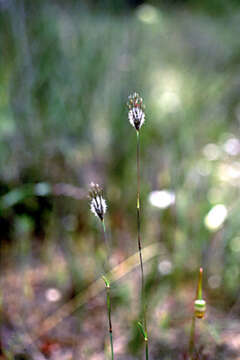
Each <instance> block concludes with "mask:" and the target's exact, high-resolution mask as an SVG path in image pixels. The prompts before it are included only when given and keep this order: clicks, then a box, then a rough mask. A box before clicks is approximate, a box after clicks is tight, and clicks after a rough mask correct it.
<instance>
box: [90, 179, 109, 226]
mask: <svg viewBox="0 0 240 360" xmlns="http://www.w3.org/2000/svg"><path fill="white" fill-rule="evenodd" d="M90 186H91V189H90V191H89V198H90V209H91V211H92V212H93V214H94V215H95V216H97V217H99V219H100V220H101V221H103V217H104V214H105V212H106V210H107V204H106V200H104V198H103V190H102V189H101V187H100V186H99V185H98V184H95V183H93V182H92V183H91V184H90Z"/></svg>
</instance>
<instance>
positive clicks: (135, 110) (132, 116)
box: [127, 92, 145, 131]
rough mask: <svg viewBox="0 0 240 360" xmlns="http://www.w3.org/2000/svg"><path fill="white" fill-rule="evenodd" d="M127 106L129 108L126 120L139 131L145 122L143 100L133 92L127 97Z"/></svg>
mask: <svg viewBox="0 0 240 360" xmlns="http://www.w3.org/2000/svg"><path fill="white" fill-rule="evenodd" d="M127 106H128V108H129V111H128V120H129V122H130V124H131V125H132V126H133V127H134V128H135V129H136V130H137V131H139V130H140V128H141V126H142V125H143V123H144V121H145V113H144V108H145V107H144V105H143V99H142V98H141V97H140V96H139V94H138V93H136V92H135V93H133V94H131V95H129V97H128V103H127Z"/></svg>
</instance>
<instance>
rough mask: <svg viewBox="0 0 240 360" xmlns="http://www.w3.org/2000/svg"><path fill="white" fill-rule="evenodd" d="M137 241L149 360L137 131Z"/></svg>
mask: <svg viewBox="0 0 240 360" xmlns="http://www.w3.org/2000/svg"><path fill="white" fill-rule="evenodd" d="M137 240H138V251H139V260H140V267H141V303H142V313H143V327H144V332H145V335H146V336H145V353H146V360H148V335H147V307H146V299H145V282H144V271H143V260H142V245H141V218H140V134H139V131H137Z"/></svg>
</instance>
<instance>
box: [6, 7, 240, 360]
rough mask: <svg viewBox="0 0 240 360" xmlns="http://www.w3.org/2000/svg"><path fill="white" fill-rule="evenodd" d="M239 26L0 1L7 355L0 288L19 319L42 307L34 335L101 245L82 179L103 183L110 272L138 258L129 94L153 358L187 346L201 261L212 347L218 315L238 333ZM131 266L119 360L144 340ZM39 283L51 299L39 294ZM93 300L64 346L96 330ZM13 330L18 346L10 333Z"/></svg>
mask: <svg viewBox="0 0 240 360" xmlns="http://www.w3.org/2000/svg"><path fill="white" fill-rule="evenodd" d="M239 21H240V4H239V1H237V0H235V1H233V0H232V1H223V0H222V1H216V0H204V1H201V2H199V1H194V0H188V1H187V0H185V1H180V0H178V1H174V0H172V1H148V2H143V1H137V0H135V1H133V0H131V1H130V0H129V1H127V0H125V1H110V0H109V1H108V0H105V1H94V0H92V1H73V0H69V1H47V0H41V1H40V0H34V1H30V0H25V1H21V0H20V1H17V0H1V1H0V45H1V46H0V84H1V86H0V195H1V197H0V229H1V231H0V241H1V265H0V266H1V287H2V288H3V295H2V299H3V300H2V304H3V305H2V309H3V311H2V313H3V319H4V321H3V330H2V333H3V336H2V341H1V343H0V345H1V346H2V353H3V354H5V352H6V351H9V347H10V348H11V346H12V353H13V354H15V353H17V350H15V347H16V349H18V348H17V346H19V343H21V341H22V340H21V341H20V340H19V339H18V338H17V335H16V334H17V333H18V330H16V328H15V327H14V326H13V324H15V323H17V324H18V326H19V322H18V320H16V319H15V320H11V321H10V320H9V318H10V314H12V310H11V309H12V307H11V306H13V304H15V303H14V301H13V299H10V300H9V298H8V296H5V295H4V293H7V294H9V292H12V293H13V294H15V291H16V294H22V295H21V296H22V297H21V296H20V295H19V296H20V297H19V298H18V300H19V304H20V305H19V304H18V305H19V309H17V308H18V306H17V308H14V309H15V310H14V312H15V313H18V311H19V312H20V313H21V311H22V308H25V311H26V313H27V314H28V313H29V311H30V312H31V311H33V310H30V309H34V308H35V307H36V302H37V303H38V306H39V307H38V311H39V313H40V315H38V316H39V319H38V318H37V319H35V320H34V321H36V322H34V321H33V320H32V323H31V324H30V325H29V324H28V327H30V329H34V328H35V327H36V326H38V325H36V324H38V323H39V322H38V321H40V320H41V321H42V320H43V319H44V318H45V317H46V316H47V315H49V312H51V311H53V310H54V309H55V308H51V307H50V308H48V304H49V303H51V301H52V302H53V303H54V306H56V308H58V307H59V304H60V303H61V302H62V303H64V301H67V300H69V299H71V298H73V297H74V296H75V295H76V294H78V293H79V292H80V293H81V291H82V290H83V289H86V288H87V287H88V286H89V284H91V283H92V281H94V280H95V279H97V278H98V277H100V275H101V272H102V265H101V264H102V261H103V259H105V258H106V249H105V245H104V243H103V241H102V234H101V232H100V230H101V228H100V226H99V222H98V221H97V219H96V218H95V217H94V216H93V214H91V213H90V211H89V202H88V199H87V192H88V188H89V183H90V182H91V181H94V182H98V183H99V184H101V185H102V186H103V188H104V195H105V198H106V200H107V203H108V212H107V216H106V223H107V229H108V230H107V231H108V238H109V244H110V245H109V246H110V248H111V257H110V261H111V265H112V266H116V265H117V264H118V263H119V262H121V261H123V260H124V259H126V258H127V257H128V256H130V255H132V254H134V253H135V252H136V251H137V242H136V213H135V212H136V211H135V204H136V135H135V131H134V129H133V128H132V127H131V125H130V124H129V122H128V119H127V107H126V101H127V97H128V95H129V94H130V93H131V92H133V91H138V92H139V93H140V95H141V96H142V97H143V99H144V103H145V105H146V122H145V124H144V126H143V127H142V129H141V175H142V178H141V189H142V233H143V246H144V247H145V246H149V245H150V244H158V246H159V251H157V252H156V253H154V254H152V257H151V260H150V261H149V262H147V263H146V267H145V271H146V277H147V284H146V287H147V292H148V300H149V308H150V310H149V313H150V314H151V315H150V316H149V317H150V328H152V342H153V343H154V346H152V357H153V359H155V358H156V359H157V358H159V357H160V356H162V358H163V359H165V358H166V359H168V358H169V357H164V356H169V354H170V350H169V349H171V351H173V354H175V355H174V356H176V354H181V351H182V350H181V349H182V348H184V344H186V343H187V336H188V326H189V321H190V319H191V301H192V300H193V299H194V294H195V284H196V276H197V271H198V268H199V266H203V267H204V292H205V297H206V298H207V299H208V304H209V315H208V316H209V319H208V320H206V322H207V321H209V322H211V324H212V323H214V326H215V327H214V330H211V334H212V336H213V338H214V340H212V341H213V342H214V343H215V342H216V343H218V341H219V340H218V339H219V337H221V336H222V334H223V332H224V328H223V327H221V326H222V325H221V324H222V323H221V321H223V322H225V323H227V320H226V317H227V319H229V316H230V315H229V314H231V316H233V319H234V322H236V323H237V324H238V315H239V314H240V307H239V290H240V289H239V279H240V263H239V255H240V230H239V224H240V215H239V214H240V202H239V185H240V139H239V122H240V42H239V36H238V33H239ZM63 264H64V265H63ZM130 270H131V269H130ZM130 270H129V271H128V270H126V281H124V279H125V278H123V279H122V280H121V281H119V282H116V283H115V284H114V290H113V291H114V294H115V295H114V296H115V298H114V299H115V314H116V315H115V316H116V319H115V323H117V324H118V323H119V324H122V323H123V324H122V325H116V327H117V330H116V331H117V333H118V334H121V335H119V336H118V341H119V342H120V343H121V341H120V340H119V339H121V338H124V339H125V340H124V341H125V342H124V341H123V344H122V343H121V344H120V345H119V349H120V350H117V353H119V355H118V356H119V357H118V358H119V359H135V358H134V357H130V356H134V354H138V356H139V354H140V353H141V350H139V347H140V346H141V345H142V344H141V338H140V337H138V335H136V334H135V332H136V330H135V325H134V321H136V319H137V314H135V313H134V315H132V316H130V315H131V314H130V315H128V314H126V312H127V310H128V309H129V307H133V308H134V307H135V305H134V303H136V301H138V300H137V297H136V294H137V292H138V289H137V288H136V289H135V290H136V291H135V290H134V289H132V285H131V282H132V281H133V279H134V282H136V283H137V281H135V280H137V279H138V273H137V272H136V274H135V272H132V273H130ZM9 274H10V275H11V276H10V275H9ZM26 274H28V275H29V274H30V275H29V276H30V280H29V277H28V275H26ZM25 275H26V276H25ZM9 276H10V277H9ZM19 276H20V279H19V281H20V282H18V280H17V279H18V277H19ZM16 284H18V285H16ZM34 284H35V285H34ZM36 284H37V285H36ZM135 285H136V284H135ZM49 289H50V290H51V289H55V290H56V291H57V294H58V295H59V294H61V300H56V301H54V300H51V298H47V297H46V298H44V295H43V294H47V291H48V290H49ZM133 293H134V294H133ZM41 296H42V300H41ZM46 296H47V295H46ZM59 296H60V295H59ZM99 296H100V295H99ZM135 297H136V298H135ZM20 299H21V301H20ZM44 299H45V300H44ZM46 299H47V300H48V301H46ZM49 299H50V300H49ZM11 301H12V302H11ZM95 301H97V300H96V299H95ZM99 301H100V305H99V304H98V303H96V304H95V303H94V304H93V305H92V307H91V306H90V305H89V303H88V302H87V301H86V302H85V308H84V309H83V310H81V309H79V311H78V312H77V313H74V316H73V318H71V321H73V323H71V324H70V325H69V331H67V330H66V333H67V334H68V335H67V336H68V337H71V336H73V333H75V334H76V337H77V336H80V337H82V338H84V336H85V338H86V337H88V336H89V335H88V334H89V333H91V329H90V330H89V329H88V328H87V330H86V329H85V328H84V326H83V327H82V324H83V323H84V321H85V322H86V324H87V321H88V319H89V317H90V313H91V312H92V311H93V312H94V311H96V312H97V313H100V320H99V323H100V325H99V329H100V330H99V329H98V331H97V330H96V333H97V335H93V339H92V341H93V342H94V337H98V333H99V331H102V327H103V328H104V326H105V327H106V324H105V322H106V321H105V320H106V319H105V320H104V319H102V317H103V316H104V315H103V314H105V312H104V311H105V308H104V295H103V294H102V295H101V296H100V300H99ZM101 301H102V303H101ZM189 301H190V302H189ZM9 304H10V305H9ZM11 304H12V305H11ZM186 304H187V305H186ZM14 306H15V307H16V304H15V305H14ZM51 306H52V305H51ZM87 306H89V308H87ZM51 309H52V310H51ZM177 309H178V312H179V314H178V315H176V310H177ZM122 313H124V314H125V315H124V316H122ZM211 314H212V315H211ZM213 314H214V315H213ZM211 316H212V318H211ZM36 317H37V315H36ZM79 318H80V319H82V320H81V321H79ZM125 318H126V319H125ZM84 319H85V320H84ZM94 320H95V318H94V317H93V318H91V320H89V321H90V322H91V323H93V325H92V326H94ZM123 320H124V321H123ZM63 321H65V320H63ZM104 321H105V322H104ZM121 321H122V323H121ZM231 321H232V318H231ZM8 322H11V324H12V325H11V326H12V327H13V329H12V328H11V326H7V325H6V324H8ZM102 322H104V325H103V323H102ZM219 322H220V323H221V324H220V325H219ZM22 326H23V325H22ZM58 326H60V327H61V325H58ZM86 326H87V325H86ZM211 326H213V325H211ZM217 327H219V329H220V330H217ZM9 328H11V334H13V335H12V336H13V339H14V340H13V344H14V346H13V345H9V341H8V340H6V338H7V339H8V337H9V336H8V334H9V333H8V331H10V330H9ZM56 328H57V327H56ZM67 328H68V327H67V326H66V327H65V329H67ZM17 329H18V328H17ZM73 329H74V330H73ZM104 329H105V328H104ZM183 329H184V333H185V335H184V336H185V340H182V343H181V341H179V339H178V331H179V332H180V334H181V331H183ZM55 331H57V330H56V329H55ZM174 331H175V332H176V334H175V332H174ZM6 333H7V335H6ZM173 333H174V334H175V338H174V339H172V338H170V340H169V338H167V335H166V334H173ZM203 333H205V334H207V330H204V331H203ZM213 333H214V334H215V335H213ZM216 334H217V335H216ZM102 336H103V338H104V332H103V333H102ZM206 337H207V336H206ZM150 338H151V336H150ZM106 341H107V340H106ZM225 341H226V339H225ZM159 344H160V345H159ZM166 344H168V345H166ZM174 344H175V345H174ZM176 344H180V345H179V346H177V345H176ZM77 346H78V345H76V346H75V348H77V349H78V347H77ZM228 346H229V347H231V346H232V347H233V348H234V346H233V345H232V344H228ZM60 348H61V346H60ZM70 348H71V346H70ZM103 348H104V346H103V344H102V343H101V344H99V347H98V348H97V349H95V350H94V351H92V350H91V346H90V348H89V349H88V347H87V344H85V343H84V344H81V346H80V350H79V349H78V350H76V351H80V353H82V352H83V353H84V354H85V355H83V359H85V358H88V359H96V360H97V359H102V358H104V357H101V356H103ZM179 348H180V350H179ZM4 349H5V350H4ZM6 349H7V350H6ZM86 349H87V350H86ZM122 349H123V350H122ZM159 349H160V350H159ZM161 349H162V350H161ZM164 349H166V350H164ZM176 349H177V350H176ZM234 349H235V348H234ZM239 349H240V346H239ZM30 350H31V351H30ZM30 350H29V351H28V355H29V353H34V351H33V350H32V349H30ZM121 351H122V352H123V353H125V354H130V355H129V358H128V357H127V356H126V355H125V357H124V356H123V355H121V354H122V353H121ZM139 351H140V352H139ZM174 351H175V352H174ZM214 351H215V352H216V351H217V350H213V352H214ZM10 352H11V351H10ZM42 352H44V351H43V350H42ZM96 354H97V355H96ZM131 354H132V355H131ZM166 354H168V355H166ZM2 356H5V355H2ZM51 356H52V355H51ZM71 356H73V355H71ZM79 356H80V355H79ZM94 356H95V357H94ZM97 356H99V357H97ZM121 356H123V357H121ZM135 356H136V355H135ZM216 356H217V355H216ZM218 356H219V355H218ZM78 358H80V359H81V357H78ZM170 358H171V357H170ZM216 358H218V359H219V358H220V357H216ZM229 358H230V357H229ZM233 358H235V357H233Z"/></svg>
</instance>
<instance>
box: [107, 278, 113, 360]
mask: <svg viewBox="0 0 240 360" xmlns="http://www.w3.org/2000/svg"><path fill="white" fill-rule="evenodd" d="M106 289H107V311H108V324H109V338H110V344H111V358H112V360H114V352H113V336H112V319H111V297H110V284H109V285H107V286H106Z"/></svg>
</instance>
